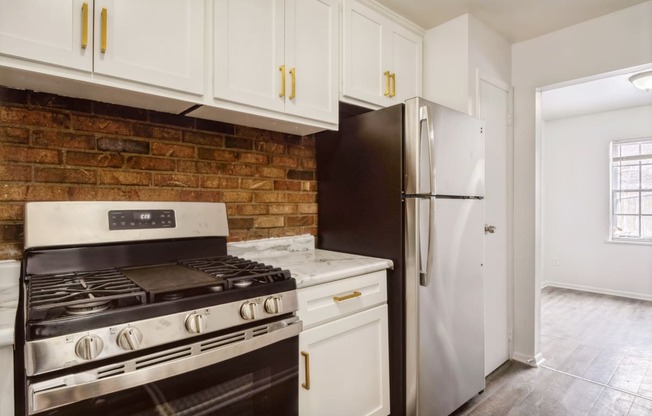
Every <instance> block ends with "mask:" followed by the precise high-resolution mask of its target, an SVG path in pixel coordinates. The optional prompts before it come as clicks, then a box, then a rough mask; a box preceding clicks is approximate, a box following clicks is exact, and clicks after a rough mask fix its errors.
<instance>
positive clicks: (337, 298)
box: [333, 290, 362, 302]
mask: <svg viewBox="0 0 652 416" xmlns="http://www.w3.org/2000/svg"><path fill="white" fill-rule="evenodd" d="M358 296H362V293H360V292H358V291H357V290H356V291H355V292H353V293H349V294H348V295H344V296H333V300H334V301H335V302H342V301H345V300H349V299H353V298H357V297H358Z"/></svg>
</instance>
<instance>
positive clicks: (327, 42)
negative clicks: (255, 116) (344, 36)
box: [285, 0, 339, 123]
mask: <svg viewBox="0 0 652 416" xmlns="http://www.w3.org/2000/svg"><path fill="white" fill-rule="evenodd" d="M285 8H286V12H285V64H286V66H287V68H288V74H287V87H288V88H287V90H286V94H287V95H286V101H285V111H286V112H287V113H289V114H294V115H297V116H301V117H307V118H312V119H315V120H320V121H326V122H332V123H336V122H337V120H338V113H337V105H338V104H337V103H338V79H339V76H338V74H339V67H338V44H339V41H338V39H339V37H338V27H339V21H338V8H339V3H338V1H337V0H286V2H285ZM289 71H292V73H290V72H289ZM293 91H294V94H292V92H293Z"/></svg>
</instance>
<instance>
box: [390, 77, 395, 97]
mask: <svg viewBox="0 0 652 416" xmlns="http://www.w3.org/2000/svg"><path fill="white" fill-rule="evenodd" d="M389 77H390V78H391V79H392V92H391V93H390V94H389V96H390V97H394V96H396V74H391V75H390V76H389Z"/></svg>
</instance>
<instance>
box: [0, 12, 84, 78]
mask: <svg viewBox="0 0 652 416" xmlns="http://www.w3.org/2000/svg"><path fill="white" fill-rule="evenodd" d="M92 19H93V2H92V0H91V1H90V2H89V1H82V0H65V1H64V0H57V1H48V0H21V1H16V0H0V54H3V55H9V56H13V57H17V58H23V59H28V60H32V61H38V62H45V63H49V64H54V65H59V66H63V67H67V68H74V69H79V70H83V71H89V72H90V71H91V70H92V69H93V40H92V36H93V33H92V30H93V23H92Z"/></svg>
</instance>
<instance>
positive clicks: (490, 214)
mask: <svg viewBox="0 0 652 416" xmlns="http://www.w3.org/2000/svg"><path fill="white" fill-rule="evenodd" d="M499 85H500V86H499ZM479 94H480V96H479V108H478V117H480V118H482V119H484V120H485V127H486V131H485V140H486V143H485V152H486V153H485V221H486V224H487V225H490V226H494V227H495V231H494V233H488V234H485V263H484V266H485V267H484V274H485V285H484V287H485V375H487V374H489V373H491V372H492V371H493V370H495V369H496V368H498V367H499V366H500V365H501V364H502V363H504V362H505V361H507V360H508V359H509V342H510V340H509V339H510V316H509V304H510V301H511V299H510V296H509V273H508V267H507V264H508V261H507V260H508V220H507V218H508V207H509V205H508V200H509V199H508V198H509V193H508V183H509V177H508V166H509V165H508V154H509V147H508V114H509V88H508V87H507V86H505V85H501V83H499V82H495V81H493V82H490V81H487V80H485V79H482V78H481V79H480V85H479Z"/></svg>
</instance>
